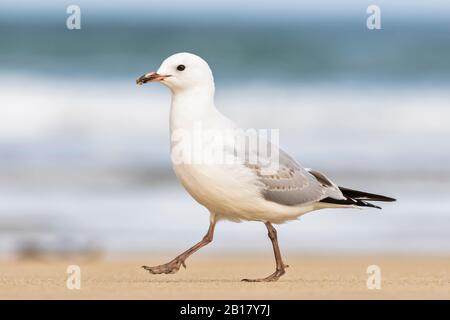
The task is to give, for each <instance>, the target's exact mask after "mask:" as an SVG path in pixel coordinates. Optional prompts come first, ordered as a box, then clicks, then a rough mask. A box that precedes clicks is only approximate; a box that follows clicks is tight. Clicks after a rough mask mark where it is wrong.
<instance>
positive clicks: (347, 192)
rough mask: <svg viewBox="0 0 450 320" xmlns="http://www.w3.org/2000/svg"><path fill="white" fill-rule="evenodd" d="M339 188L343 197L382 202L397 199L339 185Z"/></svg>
mask: <svg viewBox="0 0 450 320" xmlns="http://www.w3.org/2000/svg"><path fill="white" fill-rule="evenodd" d="M339 190H341V192H342V194H343V195H344V196H345V197H347V198H352V199H359V200H367V201H383V202H394V201H397V199H395V198H391V197H387V196H383V195H380V194H375V193H369V192H364V191H358V190H353V189H349V188H344V187H339Z"/></svg>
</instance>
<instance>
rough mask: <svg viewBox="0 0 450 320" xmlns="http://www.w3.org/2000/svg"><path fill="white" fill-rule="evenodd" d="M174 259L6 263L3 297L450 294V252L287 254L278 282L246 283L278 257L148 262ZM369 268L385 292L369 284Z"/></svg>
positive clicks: (0, 282)
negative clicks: (155, 267) (169, 270)
mask: <svg viewBox="0 0 450 320" xmlns="http://www.w3.org/2000/svg"><path fill="white" fill-rule="evenodd" d="M166 259H167V257H162V256H160V257H156V258H155V257H152V256H150V255H149V256H148V257H144V256H140V257H131V258H127V259H124V258H123V257H122V258H121V259H118V258H108V259H99V260H91V261H86V260H85V259H84V260H83V259H76V258H73V259H67V260H62V259H55V258H47V259H44V258H42V259H37V260H36V259H33V260H30V259H27V260H15V261H12V260H9V261H6V260H5V261H0V272H1V274H0V298H1V299H450V257H410V256H401V257H394V256H370V257H369V256H368V257H351V256H339V257H338V256H321V257H315V256H289V255H287V256H286V263H288V264H289V265H290V267H289V268H288V269H287V274H286V275H285V276H284V277H283V278H281V280H280V281H278V282H276V283H245V282H241V281H240V279H241V278H244V277H261V276H266V275H268V274H269V273H271V272H272V267H273V265H272V263H273V261H272V260H271V257H270V256H262V255H261V256H236V255H230V254H228V255H222V256H214V255H208V256H207V257H206V256H198V257H193V258H192V259H191V260H189V261H188V263H187V270H180V272H178V273H177V274H174V275H151V274H148V273H147V272H145V271H144V270H142V269H141V268H140V266H141V265H142V264H144V263H145V264H157V263H159V262H163V261H165V260H166ZM73 264H76V265H79V266H80V268H81V289H80V290H76V289H74V290H69V289H67V287H66V280H67V277H68V274H67V273H66V269H67V266H68V265H73ZM369 265H378V266H379V267H380V269H381V289H379V290H377V289H373V290H369V289H368V288H367V285H366V280H367V277H368V274H367V273H366V270H367V267H368V266H369Z"/></svg>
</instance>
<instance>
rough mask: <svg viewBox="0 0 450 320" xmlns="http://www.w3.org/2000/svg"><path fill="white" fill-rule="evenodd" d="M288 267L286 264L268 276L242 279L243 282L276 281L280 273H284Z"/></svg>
mask: <svg viewBox="0 0 450 320" xmlns="http://www.w3.org/2000/svg"><path fill="white" fill-rule="evenodd" d="M287 267H289V266H288V265H284V268H281V269H277V270H275V272H274V273H272V274H271V275H270V276H268V277H265V278H260V279H242V281H244V282H274V281H278V279H280V277H281V276H282V275H284V274H285V273H286V271H285V270H284V269H285V268H287Z"/></svg>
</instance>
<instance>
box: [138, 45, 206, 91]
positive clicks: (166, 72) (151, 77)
mask: <svg viewBox="0 0 450 320" xmlns="http://www.w3.org/2000/svg"><path fill="white" fill-rule="evenodd" d="M146 82H161V83H162V84H164V85H165V86H167V87H169V88H170V90H171V91H172V93H173V94H177V93H180V92H185V91H191V90H194V91H205V92H210V93H212V94H214V78H213V75H212V72H211V69H210V68H209V66H208V63H206V61H205V60H203V59H202V58H200V57H199V56H196V55H195V54H192V53H187V52H181V53H176V54H174V55H172V56H170V57H168V58H167V59H166V60H164V61H163V63H162V64H161V66H160V67H159V69H158V71H156V72H149V73H146V74H144V75H143V76H142V77H140V78H139V79H137V80H136V83H137V84H144V83H146Z"/></svg>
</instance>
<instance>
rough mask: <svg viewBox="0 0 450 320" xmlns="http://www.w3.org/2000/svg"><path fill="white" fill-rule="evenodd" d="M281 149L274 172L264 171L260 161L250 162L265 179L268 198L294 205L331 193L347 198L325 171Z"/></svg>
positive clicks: (265, 194)
mask: <svg viewBox="0 0 450 320" xmlns="http://www.w3.org/2000/svg"><path fill="white" fill-rule="evenodd" d="M272 146H273V145H272ZM278 150H279V160H278V166H277V170H275V171H274V172H271V174H263V170H262V167H261V166H260V165H252V164H249V163H246V166H247V167H249V168H251V169H252V170H253V171H254V172H255V173H256V175H257V176H258V178H259V181H260V182H262V183H263V185H264V190H263V196H264V198H265V199H266V200H269V201H273V202H276V203H279V204H282V205H288V206H294V205H305V204H309V203H314V202H317V201H320V200H322V199H324V198H327V197H331V198H334V199H345V197H344V196H343V195H342V192H341V191H340V190H339V188H338V187H337V186H336V185H335V184H334V183H333V182H332V181H331V180H330V179H328V178H327V177H326V176H325V175H323V174H321V173H320V172H317V171H312V170H309V169H305V168H303V167H302V166H301V165H300V164H298V163H297V162H296V161H295V160H294V159H292V158H291V157H290V156H289V155H288V154H287V153H286V152H284V151H283V150H281V149H278Z"/></svg>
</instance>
